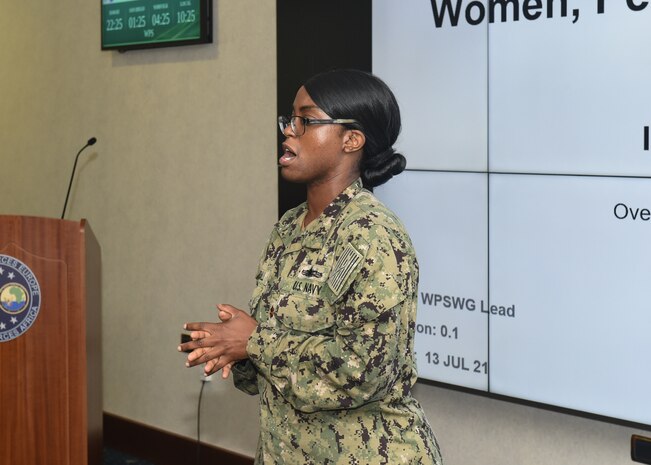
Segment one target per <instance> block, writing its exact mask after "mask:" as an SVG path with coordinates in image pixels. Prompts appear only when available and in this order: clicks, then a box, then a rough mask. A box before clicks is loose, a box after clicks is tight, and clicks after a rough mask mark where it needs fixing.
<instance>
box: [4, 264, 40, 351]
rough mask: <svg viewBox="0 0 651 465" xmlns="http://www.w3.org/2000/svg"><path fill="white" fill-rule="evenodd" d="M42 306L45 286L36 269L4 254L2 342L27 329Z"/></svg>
mask: <svg viewBox="0 0 651 465" xmlns="http://www.w3.org/2000/svg"><path fill="white" fill-rule="evenodd" d="M40 307H41V288H40V286H39V284H38V280H37V279H36V276H35V275H34V273H33V272H32V270H30V269H29V267H28V266H27V265H25V264H24V263H23V262H21V261H20V260H18V259H17V258H14V257H11V256H9V255H2V254H0V342H7V341H11V340H12V339H16V338H17V337H20V336H21V335H22V334H23V333H24V332H25V331H27V330H28V329H29V328H30V326H32V324H34V321H36V317H37V316H38V311H39V309H40Z"/></svg>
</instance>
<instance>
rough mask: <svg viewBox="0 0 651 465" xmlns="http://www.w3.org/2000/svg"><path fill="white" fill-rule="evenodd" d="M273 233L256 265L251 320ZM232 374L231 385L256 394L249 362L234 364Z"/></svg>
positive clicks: (263, 282) (271, 250)
mask: <svg viewBox="0 0 651 465" xmlns="http://www.w3.org/2000/svg"><path fill="white" fill-rule="evenodd" d="M275 239H276V235H275V232H274V233H272V235H271V237H270V239H269V241H268V242H267V244H266V245H265V247H264V249H263V251H262V255H261V256H260V259H259V263H258V271H257V273H256V276H255V289H254V290H253V295H252V296H251V299H250V300H249V312H250V313H251V316H253V318H256V311H257V306H258V302H259V301H260V297H261V296H262V293H263V292H264V290H265V288H266V285H267V279H268V278H269V276H268V273H269V272H268V270H266V269H265V263H266V261H267V258H268V257H269V256H270V255H271V254H273V253H274V240H275ZM231 373H232V374H233V384H234V385H235V387H236V388H237V389H239V390H240V391H243V392H245V393H247V394H250V395H256V394H258V371H257V369H256V367H255V366H254V365H253V364H252V363H251V361H250V360H241V361H239V362H237V363H235V364H234V365H233V367H232V369H231Z"/></svg>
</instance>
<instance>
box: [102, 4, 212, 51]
mask: <svg viewBox="0 0 651 465" xmlns="http://www.w3.org/2000/svg"><path fill="white" fill-rule="evenodd" d="M210 14H211V6H210V0H102V49H104V50H107V49H118V50H127V49H134V48H148V47H162V46H170V45H185V44H193V43H206V42H212V38H211V37H212V35H211V24H210Z"/></svg>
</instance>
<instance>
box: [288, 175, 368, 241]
mask: <svg viewBox="0 0 651 465" xmlns="http://www.w3.org/2000/svg"><path fill="white" fill-rule="evenodd" d="M362 189H363V187H362V180H361V178H357V179H356V180H355V181H354V182H353V183H352V184H351V185H350V186H348V187H347V188H346V189H344V190H343V191H342V192H341V193H340V194H339V195H337V197H335V198H334V200H333V201H332V202H330V204H329V205H328V206H327V207H326V208H325V209H324V210H323V212H322V213H321V214H320V215H319V216H318V218H316V219H315V220H314V221H312V222H311V223H310V224H309V225H307V228H305V229H303V228H302V225H303V219H304V218H305V215H306V213H307V202H304V203H302V204H301V205H300V206H298V207H297V208H296V209H295V210H293V211H292V212H291V214H289V215H286V216H285V217H283V218H282V220H281V221H280V222H279V223H278V226H277V230H278V234H279V235H280V237H281V238H282V240H283V242H284V243H285V245H286V246H288V245H290V244H298V245H301V246H303V247H309V248H314V249H320V248H321V247H323V244H324V243H325V240H326V239H327V238H328V236H329V235H330V230H331V229H332V226H333V225H334V222H335V220H336V219H337V217H338V216H339V214H340V213H341V211H342V210H343V209H344V208H345V207H346V206H347V205H348V204H349V203H350V201H351V200H352V199H354V198H355V197H356V196H357V195H358V194H359V193H360V192H361V191H362Z"/></svg>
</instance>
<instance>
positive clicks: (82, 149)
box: [61, 137, 97, 219]
mask: <svg viewBox="0 0 651 465" xmlns="http://www.w3.org/2000/svg"><path fill="white" fill-rule="evenodd" d="M95 142H97V138H95V137H91V138H90V139H88V142H86V145H84V146H83V147H82V148H81V150H79V152H77V156H76V157H75V164H74V166H73V167H72V174H71V175H70V183H69V184H68V193H67V194H66V201H65V203H64V204H63V211H62V212H61V219H63V217H64V216H66V207H67V206H68V198H69V197H70V189H71V188H72V180H73V179H74V178H75V171H76V170H77V162H78V161H79V155H81V152H83V151H84V150H85V149H86V147H90V146H91V145H95Z"/></svg>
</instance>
